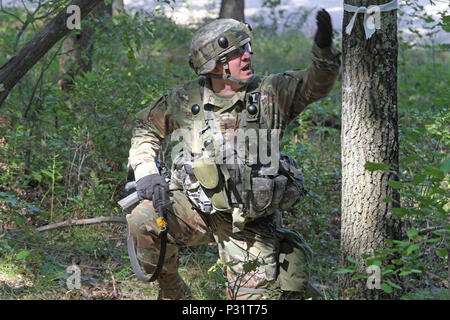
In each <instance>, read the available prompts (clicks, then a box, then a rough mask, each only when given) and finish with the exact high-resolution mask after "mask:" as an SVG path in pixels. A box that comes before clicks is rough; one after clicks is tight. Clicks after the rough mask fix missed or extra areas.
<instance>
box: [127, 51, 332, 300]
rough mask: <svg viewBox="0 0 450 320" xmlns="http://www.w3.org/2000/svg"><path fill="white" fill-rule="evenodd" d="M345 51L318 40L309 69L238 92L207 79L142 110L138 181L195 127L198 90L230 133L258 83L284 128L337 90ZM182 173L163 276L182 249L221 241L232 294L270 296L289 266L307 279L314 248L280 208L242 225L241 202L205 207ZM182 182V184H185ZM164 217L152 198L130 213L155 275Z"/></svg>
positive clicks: (134, 156)
mask: <svg viewBox="0 0 450 320" xmlns="http://www.w3.org/2000/svg"><path fill="white" fill-rule="evenodd" d="M339 55H340V53H339V52H338V51H337V50H336V49H335V48H334V47H333V46H331V47H328V48H324V49H320V48H319V47H318V46H317V45H316V44H314V45H313V48H312V63H311V64H310V66H309V68H308V69H307V70H296V71H288V72H284V73H279V74H272V75H269V76H255V77H254V78H253V81H252V82H251V83H249V84H248V85H247V86H245V87H244V88H242V89H241V90H239V91H238V92H236V93H235V94H234V95H232V96H220V95H218V94H216V93H214V91H213V90H212V85H211V80H210V78H209V77H203V76H202V77H200V78H198V79H195V80H192V81H190V82H188V83H186V84H184V85H182V86H179V87H177V88H176V89H174V90H172V91H171V92H169V93H168V94H166V95H164V96H162V97H161V98H160V99H158V100H157V101H156V102H154V103H153V104H152V105H151V106H150V107H148V108H145V109H144V110H142V111H141V112H139V113H138V114H137V120H136V126H135V128H134V131H133V137H132V143H131V149H130V156H129V166H130V167H131V168H133V169H134V172H135V178H136V180H138V179H140V178H142V177H144V176H146V175H149V174H154V173H158V169H157V166H156V162H155V159H157V157H158V153H159V150H160V146H161V144H162V142H163V140H166V139H168V137H169V135H170V134H171V133H173V132H174V131H175V130H177V129H187V130H189V131H187V132H191V131H194V123H193V115H192V111H191V107H192V104H193V102H192V101H191V93H192V92H193V91H195V90H200V89H201V87H203V103H204V104H209V105H210V106H212V107H213V111H214V115H215V117H216V119H217V122H218V124H219V125H220V129H221V130H222V134H223V136H224V137H225V136H226V130H227V129H237V128H239V126H240V121H241V120H242V114H243V112H242V110H243V108H245V106H246V102H245V98H244V97H245V94H246V92H248V91H249V90H253V89H254V88H257V87H258V88H259V90H260V113H261V115H262V116H263V117H264V121H265V123H266V125H267V127H268V129H282V130H283V129H284V128H286V126H287V125H288V123H289V122H290V121H292V120H293V119H295V118H296V117H297V116H298V115H299V113H300V112H302V111H303V110H304V109H305V108H306V106H307V105H309V104H310V103H312V102H314V101H316V100H318V99H320V98H323V97H325V96H326V95H328V93H329V92H330V91H331V89H332V87H333V85H334V83H335V80H336V78H337V75H338V72H339V67H340V60H339ZM194 140H195V137H194V135H192V136H191V135H189V134H188V135H186V136H184V137H183V143H184V147H183V148H187V149H188V150H191V148H192V144H193V143H195V141H194ZM280 141H281V139H280ZM180 175H181V178H180ZM180 175H179V171H178V169H177V167H176V166H175V167H173V173H172V184H171V190H172V192H171V199H172V200H173V201H174V212H175V214H174V215H169V216H168V228H169V236H168V239H169V240H168V244H167V252H166V257H165V264H164V267H163V270H162V272H163V274H165V273H176V272H177V268H178V248H179V247H180V246H195V245H200V244H207V243H210V242H216V243H217V244H218V248H219V255H220V259H221V261H222V262H223V263H225V264H227V267H226V268H225V269H224V272H225V274H226V278H227V280H228V290H227V296H228V298H238V299H261V298H267V297H270V290H267V289H270V288H271V287H273V288H275V287H276V286H279V285H280V284H279V283H278V282H277V276H278V274H279V270H280V268H285V269H286V270H287V269H289V271H288V275H289V277H292V279H294V278H295V279H300V281H303V283H305V279H307V278H308V274H307V273H308V272H307V264H308V262H309V259H310V257H311V250H310V249H309V247H308V246H307V245H306V243H305V242H304V241H303V240H302V238H301V236H300V235H299V234H298V233H296V232H294V231H291V230H288V229H285V228H282V227H281V213H280V211H279V210H276V211H274V212H273V214H270V215H268V216H265V217H261V218H258V219H251V218H244V219H241V220H242V221H241V222H242V224H241V226H240V228H238V230H236V228H235V227H236V225H237V224H238V223H237V221H239V219H234V218H233V212H234V211H233V210H234V209H235V208H236V207H237V206H236V205H235V204H233V205H232V210H229V211H217V212H215V213H214V214H207V213H204V212H202V211H201V210H199V208H198V207H196V206H195V205H194V204H193V203H192V201H190V199H189V197H188V196H187V193H186V190H184V191H183V188H182V185H181V184H182V181H183V180H184V179H186V177H185V175H186V174H185V173H184V176H183V173H181V174H180ZM177 181H181V183H178V184H177ZM156 217H157V213H156V212H155V210H154V208H153V206H152V202H151V201H148V200H143V201H141V203H140V204H139V205H138V206H137V207H136V208H135V209H134V210H133V212H132V214H130V215H127V219H128V223H129V226H130V232H131V234H132V235H133V238H134V239H135V242H136V247H137V255H138V259H139V260H140V261H141V263H142V265H143V267H144V269H145V270H146V271H147V272H149V273H151V272H153V270H154V268H155V266H156V262H157V260H158V256H159V247H160V243H159V240H158V231H157V230H158V227H157V225H156V221H155V219H156ZM286 244H287V245H288V247H289V248H288V251H289V250H290V251H291V252H292V251H293V250H297V251H298V252H297V256H298V257H299V258H298V259H299V263H298V264H297V265H296V266H294V265H291V266H284V267H283V257H282V256H280V252H282V251H283V248H281V247H283V246H286ZM292 244H293V245H292ZM284 249H286V248H284ZM251 266H253V267H251ZM294 282H295V281H294V280H293V283H294ZM303 287H304V285H303ZM281 289H283V290H287V291H290V290H293V291H300V290H299V287H298V286H296V285H293V287H292V288H291V287H290V284H289V279H288V281H285V283H284V284H281Z"/></svg>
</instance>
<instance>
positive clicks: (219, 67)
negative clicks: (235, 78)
mask: <svg viewBox="0 0 450 320" xmlns="http://www.w3.org/2000/svg"><path fill="white" fill-rule="evenodd" d="M211 73H213V74H222V73H223V63H222V62H220V61H217V62H216V67H215V68H214V69H213V70H212V71H211Z"/></svg>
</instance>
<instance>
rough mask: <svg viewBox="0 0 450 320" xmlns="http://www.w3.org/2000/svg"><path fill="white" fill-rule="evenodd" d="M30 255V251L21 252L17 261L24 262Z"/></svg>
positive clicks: (17, 256)
mask: <svg viewBox="0 0 450 320" xmlns="http://www.w3.org/2000/svg"><path fill="white" fill-rule="evenodd" d="M29 255H30V251H29V250H20V251H19V253H18V254H17V255H16V259H18V260H23V259H26V257H28V256H29Z"/></svg>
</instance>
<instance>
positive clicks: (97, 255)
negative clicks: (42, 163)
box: [0, 224, 225, 300]
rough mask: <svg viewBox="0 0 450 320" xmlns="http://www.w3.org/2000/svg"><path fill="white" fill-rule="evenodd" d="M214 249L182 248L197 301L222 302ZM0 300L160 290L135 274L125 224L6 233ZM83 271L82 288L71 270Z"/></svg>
mask: <svg viewBox="0 0 450 320" xmlns="http://www.w3.org/2000/svg"><path fill="white" fill-rule="evenodd" d="M215 251H216V248H215V247H214V246H207V245H204V246H199V247H195V248H183V249H182V250H181V251H180V268H179V272H180V274H181V276H182V277H183V279H185V281H186V283H187V284H188V285H189V286H190V288H191V290H192V292H193V294H194V298H195V299H197V300H203V299H224V298H225V290H224V282H223V278H222V277H221V275H220V274H218V273H209V272H208V268H205V266H207V265H213V264H214V263H215V261H216V259H217V255H216V252H215ZM0 256H1V260H0V299H14V300H16V299H21V300H41V299H45V300H98V299H102V300H105V299H108V300H109V299H117V300H121V299H127V300H128V299H132V300H154V299H156V298H157V295H158V291H157V287H156V285H155V284H153V283H150V284H148V283H143V282H141V281H139V280H138V279H137V278H136V276H135V275H134V273H133V272H132V270H131V266H130V264H129V259H128V253H127V248H126V227H125V225H122V224H102V225H94V226H75V227H68V228H65V229H59V230H52V231H48V232H47V233H41V234H35V235H25V234H24V233H23V232H22V231H14V232H7V233H6V235H5V236H4V237H3V239H2V242H1V250H0ZM72 264H75V265H76V266H78V267H79V269H80V279H81V281H80V287H79V288H77V286H76V282H75V281H74V280H73V279H74V278H71V277H73V276H74V275H75V273H74V272H73V271H71V270H70V269H67V268H68V267H70V266H72Z"/></svg>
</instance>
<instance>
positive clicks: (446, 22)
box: [442, 16, 450, 32]
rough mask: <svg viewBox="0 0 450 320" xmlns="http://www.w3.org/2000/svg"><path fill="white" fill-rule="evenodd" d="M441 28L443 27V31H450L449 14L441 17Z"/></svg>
mask: <svg viewBox="0 0 450 320" xmlns="http://www.w3.org/2000/svg"><path fill="white" fill-rule="evenodd" d="M442 29H444V31H447V32H450V16H443V17H442Z"/></svg>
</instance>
